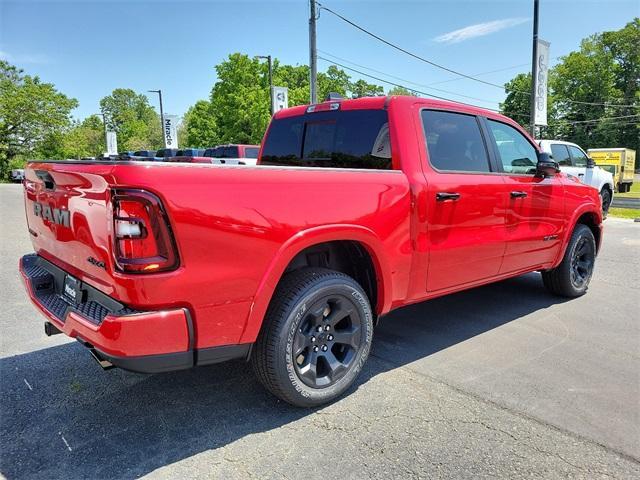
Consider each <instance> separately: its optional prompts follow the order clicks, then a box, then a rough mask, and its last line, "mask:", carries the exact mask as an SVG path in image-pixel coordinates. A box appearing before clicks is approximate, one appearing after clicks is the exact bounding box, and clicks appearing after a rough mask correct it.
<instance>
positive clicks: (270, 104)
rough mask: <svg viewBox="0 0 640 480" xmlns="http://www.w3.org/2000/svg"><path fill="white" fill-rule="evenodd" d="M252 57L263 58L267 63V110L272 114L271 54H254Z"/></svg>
mask: <svg viewBox="0 0 640 480" xmlns="http://www.w3.org/2000/svg"><path fill="white" fill-rule="evenodd" d="M254 58H264V59H266V60H267V62H268V63H269V112H270V113H271V115H272V116H273V67H272V65H271V55H256V56H255V57H254Z"/></svg>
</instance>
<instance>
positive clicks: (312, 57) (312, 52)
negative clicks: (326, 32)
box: [309, 0, 318, 104]
mask: <svg viewBox="0 0 640 480" xmlns="http://www.w3.org/2000/svg"><path fill="white" fill-rule="evenodd" d="M309 8H310V12H309V87H310V88H309V89H310V93H311V95H310V96H311V103H312V104H314V103H318V91H317V81H318V52H317V51H316V20H317V17H316V0H309Z"/></svg>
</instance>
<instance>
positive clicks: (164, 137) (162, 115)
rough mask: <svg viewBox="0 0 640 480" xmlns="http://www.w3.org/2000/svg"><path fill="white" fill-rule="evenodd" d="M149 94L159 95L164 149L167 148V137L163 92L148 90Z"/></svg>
mask: <svg viewBox="0 0 640 480" xmlns="http://www.w3.org/2000/svg"><path fill="white" fill-rule="evenodd" d="M147 91H148V92H152V93H157V94H158V98H159V100H160V129H161V131H162V142H163V143H164V148H167V136H166V135H165V134H164V111H163V109H162V90H147Z"/></svg>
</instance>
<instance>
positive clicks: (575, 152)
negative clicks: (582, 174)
mask: <svg viewBox="0 0 640 480" xmlns="http://www.w3.org/2000/svg"><path fill="white" fill-rule="evenodd" d="M569 151H570V152H571V156H572V157H573V162H574V165H575V166H576V167H586V166H587V156H586V155H585V154H584V152H583V151H582V150H580V149H579V148H578V147H574V146H573V145H569Z"/></svg>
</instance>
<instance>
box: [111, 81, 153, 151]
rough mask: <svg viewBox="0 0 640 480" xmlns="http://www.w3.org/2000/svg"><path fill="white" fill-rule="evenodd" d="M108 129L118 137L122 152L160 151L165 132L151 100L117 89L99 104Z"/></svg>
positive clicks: (130, 91) (127, 89)
mask: <svg viewBox="0 0 640 480" xmlns="http://www.w3.org/2000/svg"><path fill="white" fill-rule="evenodd" d="M100 109H101V111H102V113H103V114H104V115H105V116H106V119H107V127H108V128H109V129H111V130H113V131H115V132H116V133H117V135H118V147H119V148H120V150H138V149H146V148H160V147H161V146H162V144H163V142H162V130H161V125H160V116H159V115H158V114H157V113H156V111H155V110H154V109H153V107H152V106H151V105H150V104H149V99H148V98H147V97H146V96H145V95H142V94H137V93H136V92H134V91H133V90H131V89H130V88H116V89H115V90H114V91H113V92H111V95H108V96H106V97H104V98H103V99H102V100H100Z"/></svg>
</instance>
